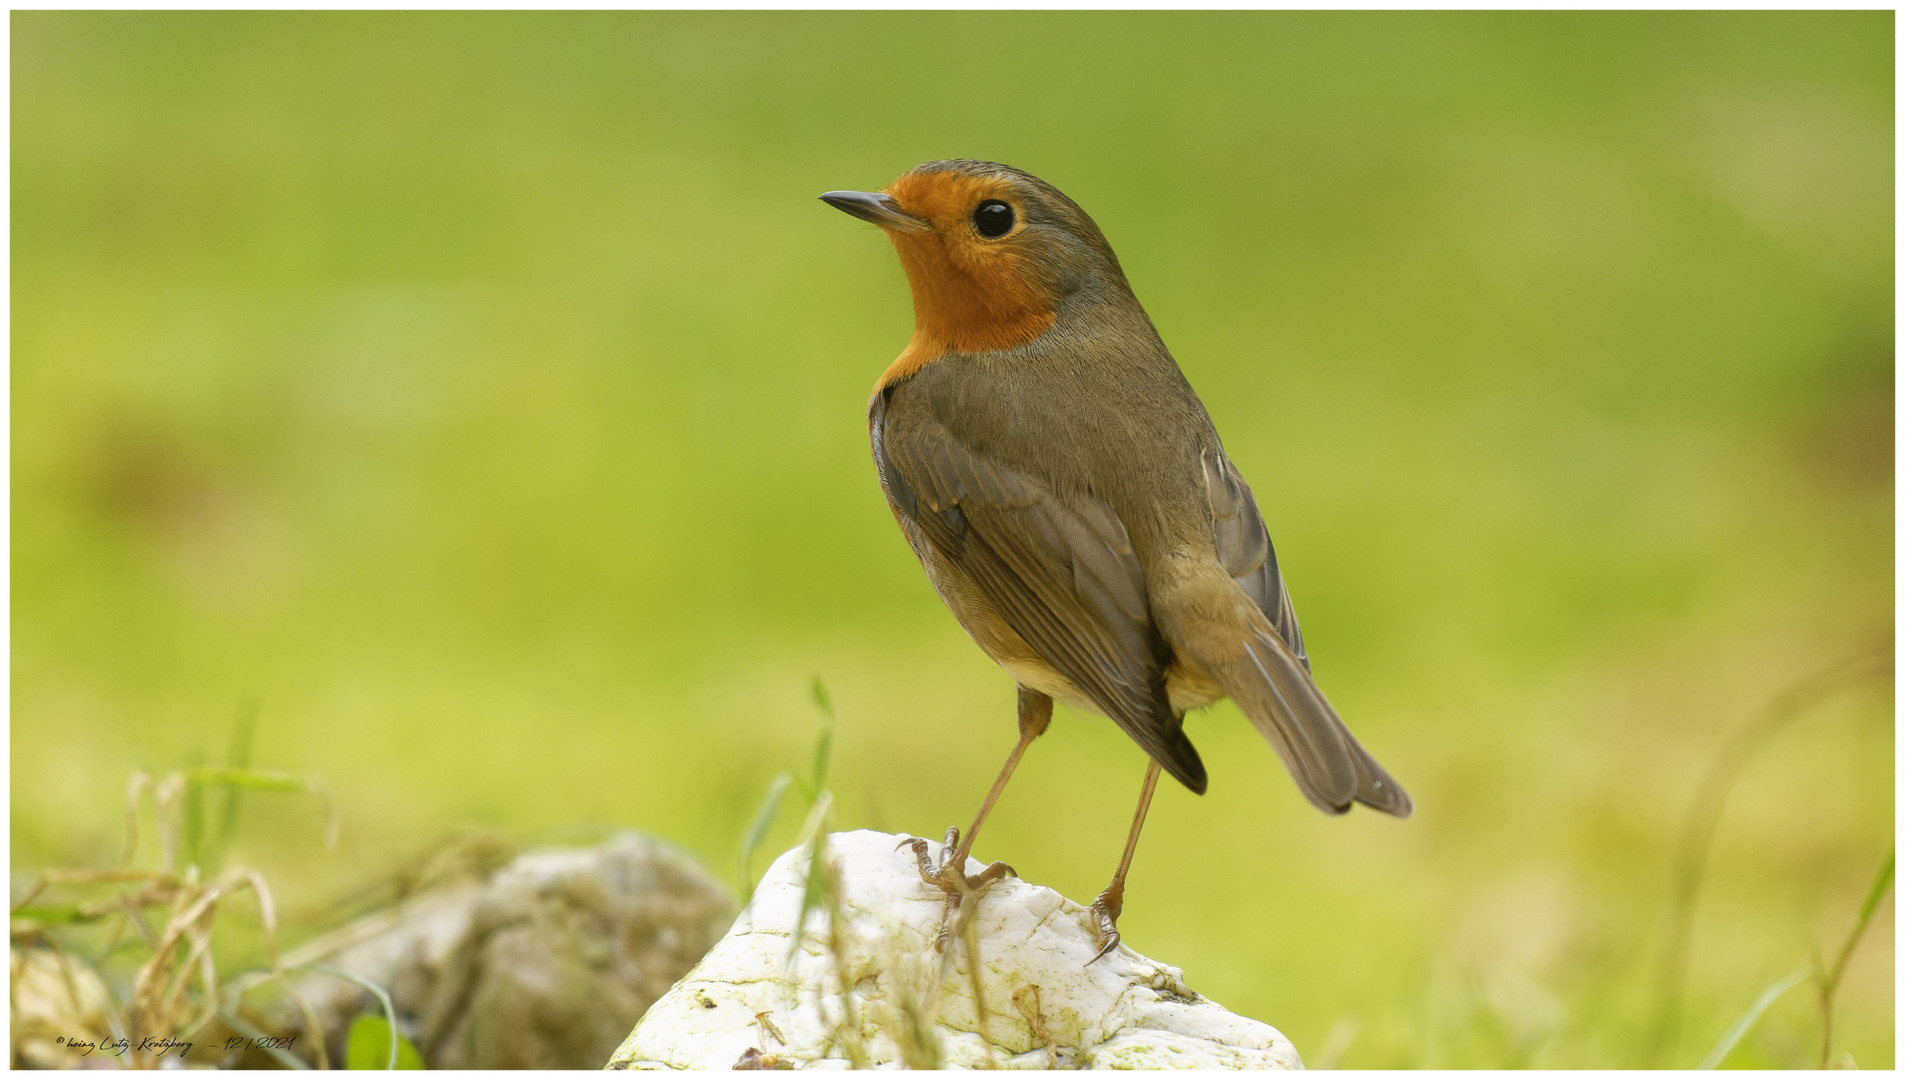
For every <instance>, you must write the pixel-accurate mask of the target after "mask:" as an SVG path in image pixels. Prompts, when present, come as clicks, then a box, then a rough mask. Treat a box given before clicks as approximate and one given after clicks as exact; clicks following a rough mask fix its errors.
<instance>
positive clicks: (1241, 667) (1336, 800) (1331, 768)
mask: <svg viewBox="0 0 1905 1080" xmlns="http://www.w3.org/2000/svg"><path fill="white" fill-rule="evenodd" d="M1198 659H1199V660H1200V662H1202V663H1203V664H1204V667H1205V668H1206V669H1207V670H1209V671H1210V672H1211V673H1212V674H1213V675H1215V676H1216V677H1217V681H1218V682H1219V683H1220V684H1222V685H1223V687H1224V689H1225V690H1226V691H1228V692H1229V694H1230V696H1231V699H1232V700H1234V701H1236V702H1237V705H1238V707H1240V708H1242V709H1243V711H1244V715H1245V716H1248V717H1249V718H1250V722H1251V723H1252V724H1254V725H1256V728H1257V730H1258V731H1259V732H1261V733H1262V734H1263V737H1264V738H1265V739H1267V740H1268V741H1269V743H1270V745H1271V747H1272V748H1274V749H1275V750H1276V752H1277V756H1278V757H1279V758H1282V759H1283V767H1284V768H1286V769H1288V770H1289V771H1290V777H1291V779H1293V780H1295V781H1296V786H1297V787H1298V788H1299V789H1300V790H1302V792H1303V795H1304V797H1305V798H1308V799H1309V800H1310V802H1312V803H1314V804H1316V807H1317V809H1319V810H1322V811H1324V812H1325V813H1330V814H1341V813H1343V812H1345V811H1347V810H1348V809H1349V805H1350V803H1352V802H1359V803H1362V804H1363V805H1364V806H1367V807H1370V808H1371V809H1374V810H1380V811H1382V812H1383V813H1385V814H1394V815H1395V816H1397V817H1402V818H1406V817H1408V816H1409V815H1410V814H1411V813H1412V812H1414V810H1415V804H1414V803H1412V802H1410V801H1409V793H1408V792H1406V791H1404V790H1402V785H1401V784H1398V783H1396V781H1395V780H1394V779H1393V778H1392V777H1391V776H1390V775H1389V773H1388V772H1386V771H1385V770H1384V769H1383V767H1382V766H1381V765H1378V764H1376V759H1375V758H1372V757H1370V756H1369V751H1367V750H1364V749H1363V747H1362V744H1361V743H1358V742H1357V741H1356V736H1354V735H1351V734H1350V733H1349V729H1348V728H1347V727H1344V726H1343V721H1342V718H1341V717H1339V716H1337V715H1336V710H1335V709H1333V708H1331V707H1330V703H1329V699H1327V698H1325V697H1324V696H1323V691H1322V690H1320V689H1318V688H1317V685H1316V680H1315V679H1312V678H1311V677H1310V673H1309V671H1308V670H1307V669H1306V668H1305V667H1304V666H1303V662H1302V661H1301V660H1298V659H1297V657H1296V655H1295V654H1294V653H1292V652H1291V651H1290V649H1289V647H1288V646H1286V645H1284V643H1283V642H1282V640H1281V639H1279V638H1278V637H1277V635H1276V632H1275V631H1274V630H1271V629H1270V628H1269V627H1268V626H1267V625H1265V626H1259V627H1253V628H1252V629H1251V631H1250V636H1249V637H1248V638H1247V639H1246V640H1245V641H1244V648H1243V653H1242V655H1241V656H1239V657H1237V658H1236V659H1234V660H1231V661H1229V662H1227V663H1215V664H1213V663H1211V662H1209V661H1208V660H1207V659H1205V658H1203V657H1199V658H1198Z"/></svg>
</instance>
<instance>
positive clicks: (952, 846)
mask: <svg viewBox="0 0 1905 1080" xmlns="http://www.w3.org/2000/svg"><path fill="white" fill-rule="evenodd" d="M899 847H902V848H903V847H910V848H912V849H913V858H914V859H916V860H918V861H919V879H920V880H921V881H924V882H925V883H926V884H928V885H933V886H937V887H938V888H939V889H941V890H942V891H944V892H945V894H946V910H945V913H944V915H942V916H941V918H940V925H939V938H938V940H937V941H935V942H934V948H936V949H938V950H940V951H942V952H943V951H945V948H946V943H947V942H948V941H950V940H951V939H952V918H953V915H954V913H956V912H957V911H958V910H959V902H960V900H961V899H962V898H963V897H966V896H977V895H978V894H979V893H980V892H983V891H984V890H985V888H986V887H987V886H989V885H991V884H992V883H993V882H995V881H998V880H999V879H1001V878H1003V877H1006V876H1007V875H1010V876H1012V877H1018V876H1019V875H1018V872H1017V871H1016V870H1013V869H1012V868H1011V867H1010V866H1007V865H1006V864H1004V863H1002V862H995V863H993V864H992V865H991V866H988V867H986V868H985V869H984V870H981V871H980V872H979V873H977V874H974V875H973V876H972V877H967V876H966V868H965V862H966V860H965V857H964V855H963V853H961V852H960V850H959V830H958V828H957V827H955V828H950V829H947V830H946V846H945V847H944V848H943V849H941V852H940V854H941V855H942V856H943V857H944V858H945V861H944V862H942V863H939V864H937V865H935V864H934V863H933V859H932V855H931V854H930V852H931V848H932V845H931V844H929V843H927V842H926V841H924V840H921V839H920V838H918V837H916V836H912V837H907V838H906V839H905V840H902V841H900V844H899ZM894 850H895V851H897V850H899V848H895V849H894ZM1114 917H1115V916H1114Z"/></svg>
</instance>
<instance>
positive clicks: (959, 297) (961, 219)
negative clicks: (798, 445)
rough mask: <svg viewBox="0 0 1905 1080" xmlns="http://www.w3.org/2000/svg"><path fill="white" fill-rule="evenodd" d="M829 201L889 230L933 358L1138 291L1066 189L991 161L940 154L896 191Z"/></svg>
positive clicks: (1002, 344)
mask: <svg viewBox="0 0 1905 1080" xmlns="http://www.w3.org/2000/svg"><path fill="white" fill-rule="evenodd" d="M821 199H822V200H824V201H825V202H827V203H828V204H829V205H831V206H834V207H836V208H838V209H840V210H843V211H845V212H847V213H849V214H852V215H853V216H854V217H857V218H860V219H862V220H865V221H870V222H872V223H873V224H875V225H878V226H879V227H880V228H882V229H884V230H885V231H886V234H887V236H888V237H889V238H891V239H892V241H893V247H894V248H895V249H896V250H897V251H898V252H899V256H900V263H901V265H903V266H904V267H905V268H906V277H907V280H908V281H909V282H911V283H912V286H913V319H914V332H913V343H912V344H911V345H910V346H909V347H908V349H907V353H908V354H909V355H915V356H916V362H924V361H926V360H930V359H932V358H933V357H934V356H938V355H944V354H945V353H949V352H985V351H990V350H995V349H1010V348H1015V347H1017V346H1019V345H1023V344H1025V343H1027V342H1029V341H1032V340H1034V339H1036V338H1037V337H1038V336H1039V335H1041V334H1043V333H1044V332H1045V331H1046V330H1048V329H1050V327H1051V326H1052V323H1053V322H1054V321H1056V320H1057V319H1058V318H1059V317H1060V316H1061V315H1062V314H1063V313H1064V312H1065V311H1066V310H1067V309H1068V308H1070V307H1071V306H1072V305H1074V304H1076V303H1078V302H1080V301H1089V300H1091V299H1095V298H1098V297H1129V296H1130V291H1131V290H1130V286H1129V285H1127V284H1126V283H1125V277H1124V272H1123V270H1121V269H1120V268H1119V266H1118V257H1117V256H1116V255H1114V254H1112V251H1111V246H1110V245H1109V244H1107V243H1105V238H1104V235H1103V234H1102V233H1100V232H1099V231H1098V226H1097V225H1096V224H1095V223H1093V222H1092V220H1091V217H1090V216H1089V215H1087V214H1086V213H1085V212H1084V211H1083V210H1081V209H1079V207H1078V204H1077V203H1074V202H1072V201H1071V200H1070V199H1068V198H1066V197H1065V195H1064V193H1063V192H1060V191H1059V190H1058V189H1057V188H1055V187H1053V186H1051V185H1050V184H1047V183H1046V182H1044V181H1043V180H1040V179H1039V178H1038V177H1036V176H1033V175H1031V174H1030V173H1025V172H1020V171H1019V170H1017V169H1014V168H1011V167H1009V166H1006V165H999V164H995V163H993V162H989V161H932V162H928V163H926V164H924V165H921V166H919V167H917V168H915V169H913V170H912V171H910V172H908V173H906V174H905V175H904V176H901V177H900V178H899V179H898V180H895V181H893V182H892V183H891V184H889V185H887V187H886V190H884V191H878V192H868V191H829V192H827V193H826V194H825V195H822V196H821Z"/></svg>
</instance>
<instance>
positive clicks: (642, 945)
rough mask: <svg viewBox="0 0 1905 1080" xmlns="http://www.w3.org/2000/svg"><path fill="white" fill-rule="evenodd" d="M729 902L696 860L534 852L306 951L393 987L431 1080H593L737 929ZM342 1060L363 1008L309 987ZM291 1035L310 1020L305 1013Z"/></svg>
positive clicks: (290, 1021) (362, 1001) (614, 843)
mask: <svg viewBox="0 0 1905 1080" xmlns="http://www.w3.org/2000/svg"><path fill="white" fill-rule="evenodd" d="M733 919H734V901H733V900H732V899H731V898H730V897H729V895H728V892H727V890H726V889H725V888H723V887H722V886H721V885H720V884H719V883H717V882H715V881H714V880H713V879H712V878H710V877H709V876H708V875H707V873H706V872H704V871H703V870H701V868H700V867H698V866H696V865H695V863H694V862H693V861H692V860H691V859H689V858H688V857H687V856H686V855H684V854H682V853H681V852H678V851H676V850H675V849H673V848H671V847H668V846H667V845H665V844H662V843H660V842H658V841H655V840H651V839H649V838H648V837H645V836H640V835H637V834H634V833H626V834H623V835H621V836H618V837H616V838H615V839H613V840H610V841H609V842H607V843H605V844H602V845H600V846H597V847H593V848H581V849H551V850H541V851H531V852H527V853H525V854H523V855H520V856H518V857H517V858H516V859H515V860H514V861H512V862H510V863H509V864H508V865H506V866H504V867H502V868H501V869H499V870H496V871H495V872H494V873H492V874H490V875H489V876H488V877H487V879H486V880H477V881H463V882H459V883H456V884H452V885H449V886H447V887H444V888H441V889H437V890H434V891H429V892H425V893H422V894H420V895H417V896H413V897H411V898H409V899H408V900H406V901H404V902H403V903H402V904H400V905H398V906H396V907H394V908H391V909H388V910H385V911H381V912H378V913H376V914H374V915H369V916H366V917H365V918H362V919H359V920H358V921H356V922H354V923H351V924H350V925H348V926H345V927H344V928H342V929H340V930H338V931H335V932H333V933H331V934H328V935H326V936H325V937H324V938H322V939H320V940H319V941H316V942H313V943H311V944H310V945H307V946H305V947H304V948H301V949H299V950H298V955H297V956H296V958H295V959H296V960H297V961H298V962H301V963H318V964H326V965H329V966H331V967H336V968H340V969H342V970H344V971H348V972H350V973H351V974H353V975H356V976H358V977H359V978H362V979H366V980H368V981H370V982H372V983H376V984H378V985H380V986H383V987H385V988H387V989H388V990H389V991H390V995H391V998H392V1000H393V1001H394V1003H395V1005H396V1009H397V1022H398V1027H399V1028H400V1029H401V1030H402V1031H403V1033H404V1034H405V1035H407V1036H408V1037H409V1038H410V1039H411V1041H413V1042H415V1043H416V1045H417V1047H418V1049H420V1050H421V1051H422V1052H423V1058H424V1061H425V1062H426V1063H427V1064H428V1065H429V1067H430V1068H432V1069H598V1068H601V1066H602V1063H603V1062H604V1061H606V1060H608V1056H609V1054H610V1052H611V1051H613V1050H614V1049H615V1046H616V1044H617V1043H618V1042H620V1041H621V1039H622V1037H623V1036H624V1035H625V1034H626V1033H627V1032H628V1029H629V1026H630V1025H632V1024H634V1023H635V1021H636V1020H638V1019H640V1018H641V1015H642V1013H643V1012H644V1011H646V1010H647V1008H648V1007H649V1005H650V1004H652V1003H653V1002H654V1001H655V999H656V998H658V997H660V996H661V995H662V994H663V993H664V992H665V991H666V990H667V989H668V987H669V985H670V984H671V983H673V982H674V981H675V980H676V979H679V978H680V977H681V976H682V974H683V973H684V972H686V971H687V970H688V969H689V968H690V967H692V966H693V965H694V963H695V961H696V960H698V959H700V958H701V956H702V954H703V953H705V952H707V951H708V948H709V947H710V946H711V945H713V944H714V943H715V942H716V941H718V940H720V938H721V935H722V933H723V932H725V931H726V930H727V929H728V926H729V924H730V923H732V922H733ZM297 984H298V991H299V994H300V996H302V997H303V998H304V1000H305V1001H306V1003H308V1004H310V1005H311V1006H312V1007H313V1009H314V1010H315V1011H316V1013H317V1015H318V1018H319V1021H320V1022H321V1023H322V1024H323V1025H324V1031H325V1034H326V1036H327V1040H328V1044H329V1046H330V1053H331V1060H332V1061H342V1060H343V1059H344V1034H345V1031H346V1030H347V1029H348V1028H349V1027H350V1022H351V1020H352V1018H354V1017H355V1016H357V1014H358V1013H360V1012H362V1011H364V1010H365V1008H366V1007H367V1006H368V1008H369V1009H370V1010H372V1011H373V1012H374V1011H376V1010H377V1009H378V1008H379V1006H378V1005H377V1003H376V1002H375V1001H374V1000H371V1001H367V1000H366V998H367V995H366V993H365V991H364V990H363V989H362V988H361V987H359V986H357V985H355V984H353V983H350V982H347V981H346V980H343V979H339V978H334V977H330V976H325V975H306V976H301V977H299V978H298V980H297ZM284 1027H285V1029H287V1030H289V1031H291V1032H296V1031H299V1030H301V1029H302V1027H303V1021H302V1018H301V1017H298V1014H297V1011H296V1010H295V1009H290V1010H289V1011H288V1013H287V1015H286V1023H285V1024H284Z"/></svg>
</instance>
